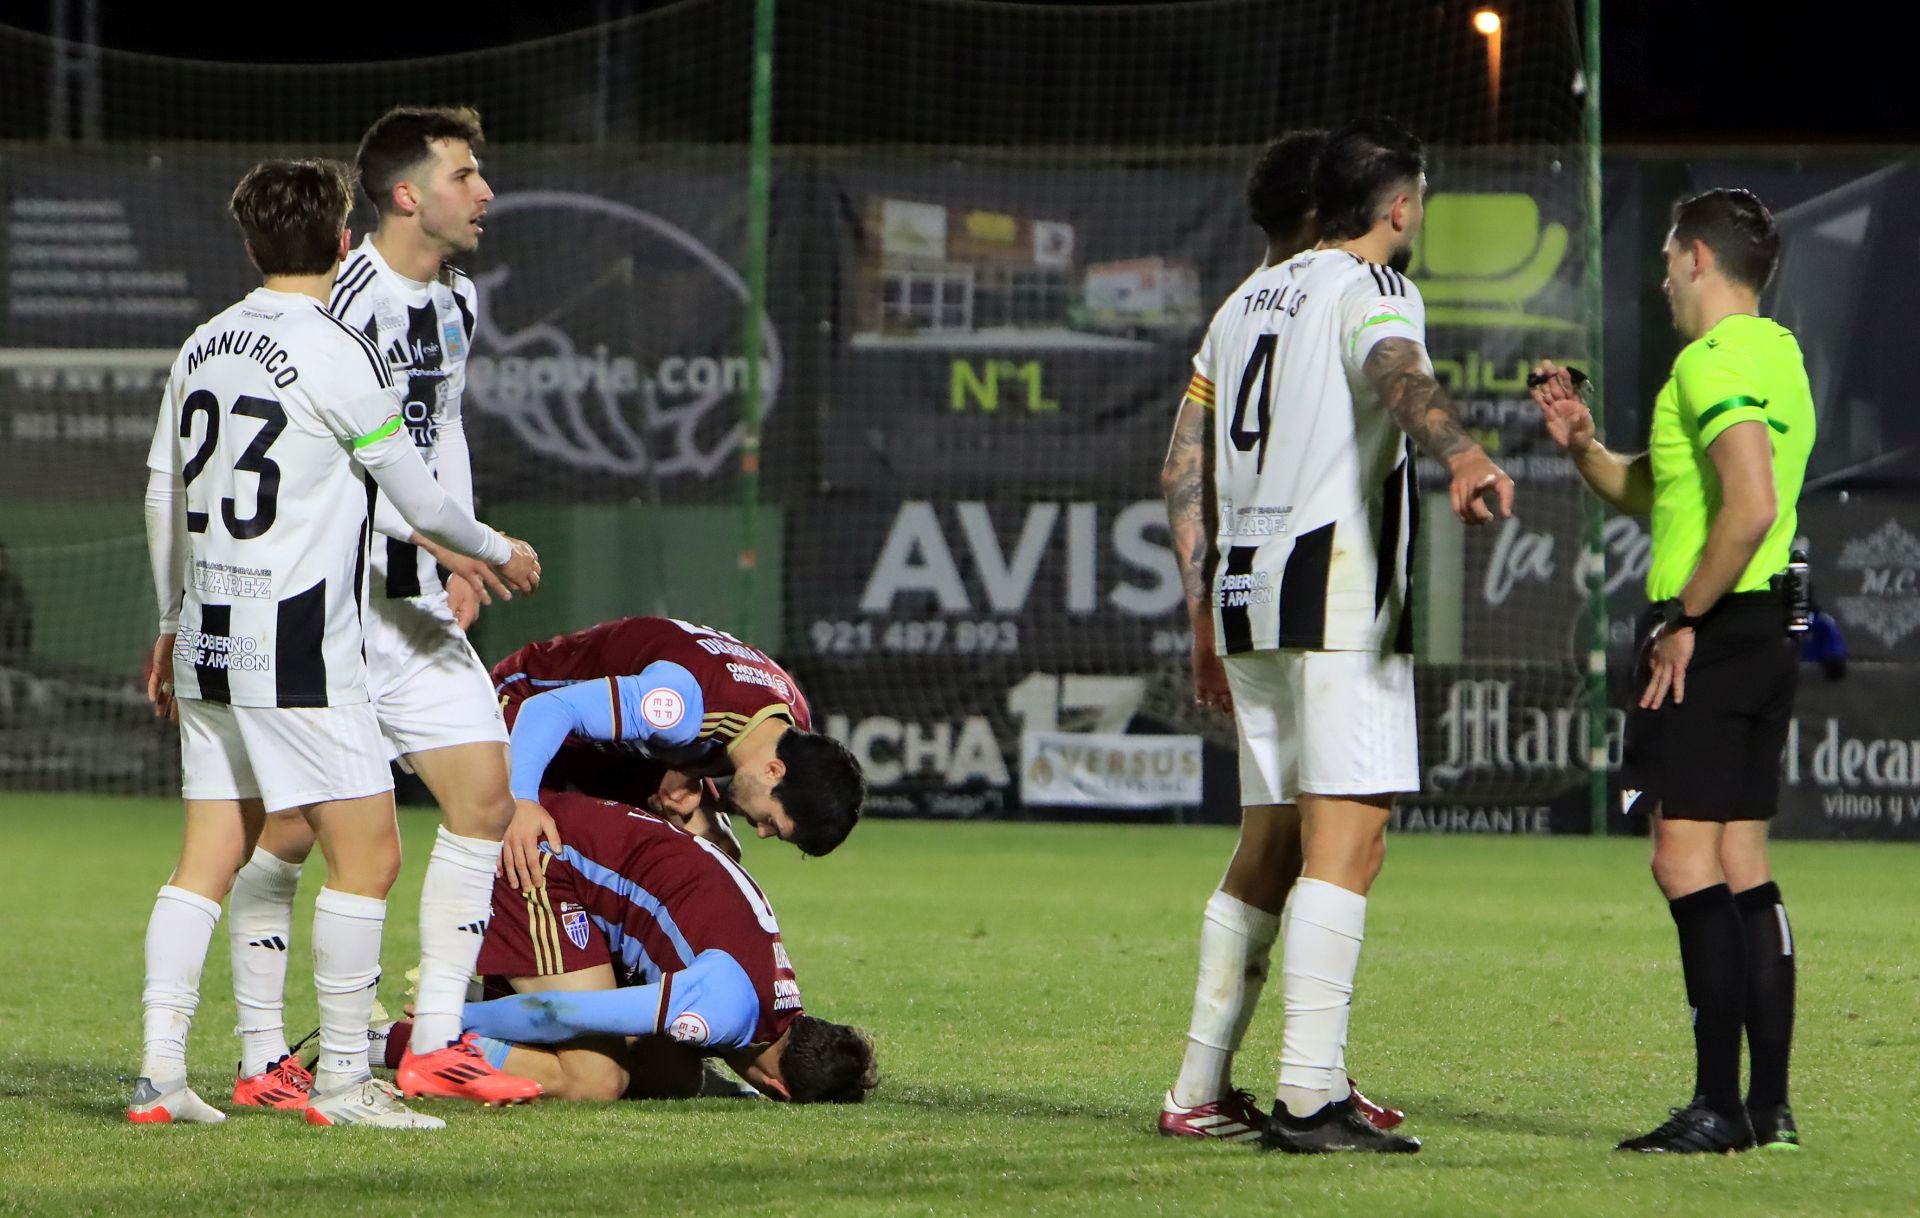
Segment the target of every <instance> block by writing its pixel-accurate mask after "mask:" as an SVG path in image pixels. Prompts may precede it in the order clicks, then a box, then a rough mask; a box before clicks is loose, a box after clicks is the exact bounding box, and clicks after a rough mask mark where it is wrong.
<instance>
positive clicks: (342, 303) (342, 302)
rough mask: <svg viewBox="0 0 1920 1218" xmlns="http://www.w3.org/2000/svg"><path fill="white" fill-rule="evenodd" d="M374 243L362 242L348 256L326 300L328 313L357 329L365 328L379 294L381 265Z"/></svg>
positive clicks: (368, 240)
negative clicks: (373, 247)
mask: <svg viewBox="0 0 1920 1218" xmlns="http://www.w3.org/2000/svg"><path fill="white" fill-rule="evenodd" d="M371 241H372V238H371V237H369V238H368V239H367V240H366V241H362V242H361V243H360V246H359V248H357V249H355V250H354V251H353V253H351V254H349V255H348V256H347V260H346V262H344V263H342V264H341V267H340V273H339V274H338V275H336V276H334V279H333V291H332V292H331V293H329V294H328V297H327V312H329V313H331V314H333V315H334V316H335V317H338V318H341V319H342V320H344V321H347V322H349V323H351V324H354V325H361V324H364V322H365V319H366V317H367V315H368V314H369V313H371V312H372V309H373V302H374V300H375V299H376V298H378V296H379V294H380V264H379V262H378V261H377V260H376V259H375V257H374V255H373V252H372V250H371V248H370V242H371Z"/></svg>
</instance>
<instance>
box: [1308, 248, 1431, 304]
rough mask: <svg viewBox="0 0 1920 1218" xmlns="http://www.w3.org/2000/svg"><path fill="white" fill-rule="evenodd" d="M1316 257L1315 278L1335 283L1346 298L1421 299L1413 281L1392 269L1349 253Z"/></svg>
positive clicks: (1319, 253)
mask: <svg viewBox="0 0 1920 1218" xmlns="http://www.w3.org/2000/svg"><path fill="white" fill-rule="evenodd" d="M1313 256H1314V258H1315V262H1314V265H1313V275H1314V277H1315V278H1316V279H1323V280H1324V281H1326V282H1329V283H1331V284H1332V285H1333V286H1334V287H1336V288H1337V289H1338V290H1339V292H1340V294H1341V296H1342V297H1343V298H1353V299H1367V300H1377V299H1379V298H1381V297H1396V298H1398V299H1401V300H1412V301H1418V300H1419V299H1420V289H1419V287H1418V286H1416V285H1415V284H1414V282H1413V280H1411V279H1409V278H1407V276H1405V275H1403V274H1401V273H1400V272H1399V271H1396V270H1394V269H1393V268H1392V267H1390V266H1383V265H1382V264H1380V263H1378V262H1369V261H1367V260H1366V259H1365V258H1362V257H1361V256H1360V255H1358V254H1355V253H1353V252H1351V251H1349V250H1337V249H1336V250H1316V251H1314V254H1313Z"/></svg>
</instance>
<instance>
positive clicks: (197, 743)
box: [127, 161, 539, 1129]
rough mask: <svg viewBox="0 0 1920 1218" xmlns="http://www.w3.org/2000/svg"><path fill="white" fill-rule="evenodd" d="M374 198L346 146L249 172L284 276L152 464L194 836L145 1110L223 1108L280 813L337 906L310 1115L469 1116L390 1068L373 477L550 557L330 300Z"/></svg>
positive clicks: (261, 298)
mask: <svg viewBox="0 0 1920 1218" xmlns="http://www.w3.org/2000/svg"><path fill="white" fill-rule="evenodd" d="M350 203H351V193H350V191H349V188H348V186H347V183H346V180H345V177H344V175H343V174H342V173H341V172H340V170H339V168H338V167H337V166H334V165H332V164H329V163H327V162H324V161H298V162H285V161H280V162H265V163H263V164H260V165H256V166H255V167H254V168H253V169H251V170H249V171H248V173H247V175H246V177H244V178H242V179H241V181H240V185H239V186H238V187H237V188H236V189H235V191H234V193H233V201H232V204H231V208H232V211H233V215H234V218H235V219H236V220H237V221H239V224H240V228H241V231H242V232H244V233H245V235H246V242H247V253H248V256H249V257H250V258H251V259H252V260H253V262H254V265H255V266H257V267H258V268H259V269H260V272H261V274H262V276H263V277H264V280H265V282H264V283H263V284H262V286H261V287H259V288H257V289H255V290H254V291H253V292H252V293H250V294H249V295H248V296H247V297H246V298H245V299H243V300H241V301H240V302H239V303H237V304H235V305H233V306H232V307H231V308H229V309H227V310H226V311H225V312H223V313H221V314H219V315H218V316H216V317H215V318H213V319H212V320H211V321H209V322H207V323H206V324H205V325H203V326H201V327H200V328H199V329H198V330H196V331H194V334H193V336H192V338H190V339H189V340H188V341H187V345H186V346H185V347H184V348H183V349H182V350H181V352H180V356H179V358H178V359H177V360H175V361H174V365H173V370H172V372H171V373H170V374H169V376H168V378H167V388H166V393H165V395H164V396H163V398H162V401H161V408H160V419H159V424H158V427H157V428H156V430H155V432H154V438H153V447H152V449H151V451H150V453H149V455H148V458H147V464H148V466H149V468H150V471H151V473H150V477H149V480H148V485H147V508H146V515H147V540H148V546H149V549H150V551H151V557H152V561H153V577H154V587H155V592H156V595H157V598H158V603H159V608H160V638H159V639H158V640H157V641H156V643H155V645H154V653H153V658H154V663H153V671H152V674H151V676H150V677H149V679H148V696H149V698H151V699H152V701H153V703H154V708H155V710H156V712H157V713H160V714H162V715H168V714H172V713H174V712H175V711H176V710H177V712H178V715H179V719H180V753H181V769H182V771H183V775H184V777H183V782H182V794H183V795H184V797H185V800H186V840H185V843H184V845H183V846H182V848H181V853H180V862H179V864H178V866H176V867H175V869H174V872H173V876H172V878H171V879H170V880H169V882H168V884H167V886H166V887H164V888H162V889H161V890H160V895H159V898H158V900H156V901H155V902H154V909H153V917H152V920H151V921H150V922H149V923H148V925H147V940H146V965H147V977H146V990H145V994H144V1006H145V1023H146V1053H145V1059H144V1062H143V1064H142V1067H141V1071H140V1074H141V1077H140V1079H139V1081H138V1083H137V1084H136V1085H135V1087H134V1093H133V1101H132V1103H131V1104H130V1105H129V1107H128V1112H127V1115H128V1117H129V1119H131V1120H132V1121H134V1122H136V1123H142V1124H163V1123H168V1122H173V1121H200V1122H213V1121H218V1120H221V1119H222V1116H221V1114H220V1113H219V1112H218V1111H216V1110H215V1109H213V1108H211V1107H210V1106H208V1105H207V1104H206V1103H204V1102H203V1101H201V1099H200V1098H199V1097H198V1096H196V1095H195V1094H194V1093H193V1092H192V1090H190V1089H189V1088H188V1087H187V1079H186V1066H187V1063H186V1046H187V1031H188V1027H189V1025H190V1023H191V1021H192V1018H193V1013H194V1011H195V1009H196V1008H197V1007H198V1005H199V989H200V972H201V968H202V966H203V965H204V964H205V962H206V954H207V945H208V943H209V941H210V940H211V938H212V935H213V928H214V924H215V922H216V921H217V920H218V918H219V916H220V901H221V899H222V898H223V897H224V896H225V895H226V893H227V889H228V887H229V885H231V883H232V882H233V877H234V873H235V872H236V871H238V870H239V869H240V866H241V864H242V863H244V862H246V860H247V856H248V854H249V853H250V852H251V851H252V849H253V845H254V842H255V840H256V839H257V838H258V837H259V834H260V829H261V822H262V820H263V818H264V817H265V815H266V814H268V813H274V812H299V813H301V814H302V815H304V816H305V818H306V820H307V822H308V823H309V825H311V827H312V828H313V830H314V832H315V834H316V835H317V836H318V839H319V843H320V848H321V850H322V851H323V852H324V853H325V855H326V859H327V885H326V887H325V888H323V889H321V891H320V895H319V898H318V900H316V901H315V902H314V917H313V948H314V952H313V955H314V988H315V989H316V990H317V991H318V1003H319V1007H320V1044H321V1054H320V1058H319V1062H318V1065H319V1070H318V1072H317V1076H316V1078H315V1080H314V1083H313V1095H312V1101H311V1103H310V1104H309V1105H308V1106H307V1108H306V1116H307V1120H308V1122H309V1123H311V1124H316V1125H338V1124H365V1125H375V1126H384V1127H388V1128H413V1129H420V1128H439V1127H441V1126H443V1125H444V1124H445V1122H443V1121H441V1120H439V1119H437V1118H435V1117H429V1116H425V1115H423V1114H420V1113H415V1112H411V1111H409V1110H408V1109H407V1108H406V1107H405V1105H403V1104H401V1103H400V1102H399V1100H398V1099H397V1097H396V1095H395V1094H394V1092H393V1090H392V1089H391V1088H390V1087H388V1086H387V1085H386V1084H385V1083H382V1082H377V1081H375V1080H374V1078H373V1076H372V1074H371V1073H370V1072H369V1071H368V1069H367V1024H368V1021H369V1018H370V1016H371V1014H372V1010H373V994H374V991H373V987H374V985H375V983H376V982H377V980H378V978H379V976H380V937H381V930H382V928H383V924H384V922H385V918H386V895H387V890H388V889H389V888H390V887H391V886H392V884H393V880H394V876H395V875H396V874H397V873H398V871H399V868H400V837H399V832H398V828H397V826H396V825H395V823H394V808H393V780H392V777H391V775H390V773H389V771H388V769H387V762H386V757H387V754H386V750H385V748H384V747H383V745H382V742H381V739H380V726H379V723H378V721H377V720H376V718H375V715H374V711H373V708H372V706H371V705H370V703H369V701H368V693H367V668H366V663H365V661H364V660H363V658H362V647H363V641H362V638H363V636H362V633H361V615H360V604H361V594H362V588H361V580H362V579H363V578H364V573H365V561H366V551H365V549H364V547H365V545H366V541H367V528H368V516H369V509H370V506H371V496H370V494H369V490H370V488H369V487H368V486H367V485H366V475H367V474H368V473H371V474H372V475H373V477H374V479H375V481H377V482H378V483H379V486H380V489H381V490H382V491H384V492H385V493H386V494H387V495H388V496H389V497H390V498H391V499H392V500H393V503H394V506H395V508H396V509H397V510H398V511H399V513H400V514H401V515H402V516H403V517H405V518H406V519H407V520H408V521H410V522H411V526H412V527H413V528H416V529H418V530H420V531H421V532H422V533H423V534H426V535H428V536H431V537H434V538H435V539H436V540H437V541H438V542H439V543H440V544H442V545H445V546H447V547H449V548H450V549H452V550H455V551H458V552H460V553H462V554H467V555H471V556H474V557H477V558H479V559H482V560H484V563H485V564H494V565H496V566H497V572H498V575H497V578H503V579H504V580H505V583H506V584H511V585H512V586H514V587H517V588H520V589H522V590H531V589H532V588H533V586H534V585H535V584H536V583H537V582H538V580H539V560H538V558H537V557H536V556H535V555H534V553H533V551H532V549H531V548H529V547H528V546H527V545H526V543H524V542H515V541H512V540H510V539H509V538H506V537H503V536H501V535H500V534H499V533H496V532H494V531H493V530H492V529H489V528H487V527H486V526H484V525H482V524H480V523H479V522H478V521H476V520H474V518H473V515H472V514H471V513H470V512H468V511H467V510H466V509H465V508H464V507H462V506H461V505H460V504H459V503H458V502H457V501H455V500H454V499H453V498H452V497H451V496H449V495H448V494H447V493H446V492H445V491H444V490H443V489H442V488H441V487H440V486H439V485H438V484H437V483H435V481H434V480H433V477H432V475H431V474H430V473H429V472H428V470H427V468H426V466H425V465H424V464H423V463H422V462H421V460H420V457H419V454H418V453H417V452H416V451H415V448H414V445H413V442H412V440H411V438H410V437H409V436H408V435H407V433H406V429H405V427H404V426H403V423H402V417H403V416H402V408H401V394H400V391H399V390H398V389H397V388H396V387H395V385H394V382H393V376H392V373H391V372H389V371H388V368H387V363H386V361H385V360H384V359H382V358H381V357H380V354H379V352H378V351H377V350H375V348H374V345H373V344H372V343H371V342H369V341H368V340H367V338H366V336H365V335H363V334H360V333H359V332H358V331H355V330H353V329H352V328H351V327H349V326H346V325H345V324H343V323H342V322H340V321H339V320H338V319H337V318H335V317H333V316H332V315H330V314H329V313H328V312H327V311H326V301H327V297H328V294H329V293H330V292H331V290H332V288H333V283H334V277H335V273H336V272H337V271H338V270H339V267H340V261H341V259H342V258H343V257H345V255H346V251H347V242H348V236H347V232H346V227H345V226H346V220H347V211H348V208H349V205H350ZM478 570H480V571H481V572H482V573H483V574H485V573H487V572H488V567H486V566H482V567H480V568H478ZM500 591H501V592H502V593H503V594H504V593H505V592H506V586H505V585H504V584H503V585H501V586H500ZM169 666H170V669H169ZM169 671H170V675H169ZM176 696H177V697H178V702H177V704H176V702H175V697H176ZM456 1032H457V1029H456Z"/></svg>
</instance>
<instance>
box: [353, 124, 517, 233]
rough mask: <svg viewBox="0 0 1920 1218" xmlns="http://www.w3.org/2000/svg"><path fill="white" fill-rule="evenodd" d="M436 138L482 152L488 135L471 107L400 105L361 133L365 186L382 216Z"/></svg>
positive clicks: (357, 158)
mask: <svg viewBox="0 0 1920 1218" xmlns="http://www.w3.org/2000/svg"><path fill="white" fill-rule="evenodd" d="M435 140H465V141H466V142H467V145H468V146H469V147H471V148H472V149H474V151H476V152H477V151H479V149H480V146H481V145H483V144H485V143H486V141H487V137H486V135H485V133H483V132H482V131H481V130H480V112H479V111H477V110H475V109H474V108H473V107H471V106H395V107H394V108H393V109H391V110H389V111H387V112H386V113H385V114H383V115H381V116H380V119H379V121H378V122H376V123H374V125H373V126H371V127H368V128H367V133H366V134H365V135H363V136H361V137H360V151H359V152H358V153H356V154H355V155H354V166H355V168H356V169H358V170H359V174H360V189H361V190H364V191H366V192H367V197H368V198H369V199H372V200H373V205H374V206H375V207H377V208H379V209H380V211H381V212H382V214H384V213H386V212H389V211H392V210H393V188H394V187H395V186H398V185H399V184H400V183H401V182H402V181H403V180H405V178H406V176H407V171H408V170H409V169H412V168H413V167H414V166H416V165H418V164H419V163H420V162H422V161H424V160H426V159H427V158H428V157H429V156H431V155H432V154H433V143H434V141H435Z"/></svg>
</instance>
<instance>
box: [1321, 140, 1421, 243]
mask: <svg viewBox="0 0 1920 1218" xmlns="http://www.w3.org/2000/svg"><path fill="white" fill-rule="evenodd" d="M1426 167H1427V159H1426V152H1425V150H1424V149H1423V148H1422V147H1421V145H1420V139H1419V137H1418V136H1416V135H1414V134H1413V132H1411V131H1408V130H1407V129H1406V128H1405V127H1402V126H1401V125H1400V124H1399V123H1397V122H1395V121H1394V120H1393V119H1391V118H1387V117H1385V116H1384V115H1383V116H1381V117H1379V118H1367V119H1361V120H1359V121H1358V122H1353V123H1348V124H1347V125H1346V126H1344V127H1342V128H1340V129H1339V130H1338V131H1336V132H1334V133H1333V134H1332V135H1330V136H1328V137H1327V146H1326V147H1325V148H1323V149H1322V150H1321V152H1320V156H1319V158H1318V159H1317V160H1315V161H1314V166H1313V201H1314V207H1315V210H1316V211H1317V212H1318V213H1319V220H1320V236H1321V239H1322V240H1332V241H1351V240H1352V239H1353V238H1355V237H1364V236H1366V235H1367V234H1368V233H1369V232H1371V231H1373V226H1374V224H1375V223H1376V222H1377V217H1378V214H1379V211H1380V207H1381V205H1382V204H1383V203H1385V202H1386V201H1387V197H1388V196H1389V195H1390V194H1391V193H1392V192H1393V191H1394V190H1395V189H1397V188H1398V187H1399V186H1400V184H1401V183H1402V182H1406V181H1408V180H1410V179H1414V178H1418V177H1419V176H1420V175H1421V174H1422V173H1424V172H1426Z"/></svg>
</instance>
